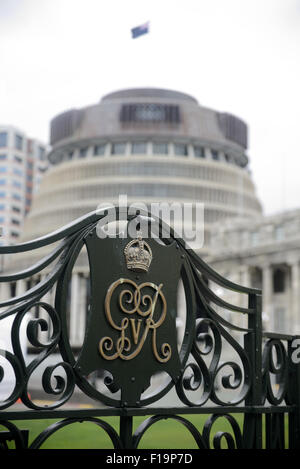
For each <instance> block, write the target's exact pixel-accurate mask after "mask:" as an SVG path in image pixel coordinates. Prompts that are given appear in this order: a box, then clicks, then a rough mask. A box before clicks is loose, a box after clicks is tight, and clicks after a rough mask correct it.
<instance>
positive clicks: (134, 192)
mask: <svg viewBox="0 0 300 469" xmlns="http://www.w3.org/2000/svg"><path fill="white" fill-rule="evenodd" d="M50 143H51V146H52V149H51V151H50V153H49V155H48V158H49V161H50V163H51V167H50V170H49V171H48V173H47V175H46V176H45V177H44V179H43V182H42V185H41V188H40V192H39V194H38V195H37V196H36V197H35V200H34V202H33V206H32V209H31V212H30V214H29V215H28V217H27V221H26V225H25V231H24V236H23V240H28V239H33V238H36V237H38V236H40V235H42V234H45V233H48V232H49V231H52V230H54V229H57V228H60V227H62V226H63V225H65V224H66V223H69V222H70V221H72V220H75V219H76V218H78V217H80V216H81V215H83V214H85V213H87V212H90V211H93V210H95V209H96V208H97V207H98V205H99V204H102V203H106V202H108V203H113V204H116V203H118V197H119V195H126V197H127V201H128V204H131V203H132V202H143V203H145V204H150V203H151V202H155V201H156V202H162V201H163V202H167V203H173V202H179V203H195V202H198V203H202V204H203V207H204V226H205V243H204V250H205V245H206V243H207V242H208V237H209V227H210V225H211V224H212V223H214V222H216V221H219V220H222V219H224V218H228V217H234V218H235V217H247V218H249V217H255V216H256V215H258V214H260V213H261V205H260V202H259V201H258V199H257V197H256V194H255V188H254V185H253V182H252V179H251V175H250V174H249V171H248V168H247V166H248V157H247V155H246V151H247V126H246V124H245V123H244V122H243V121H241V120H240V119H238V118H237V117H235V116H232V115H230V114H227V113H221V112H217V111H214V110H211V109H208V108H205V107H202V106H200V105H199V104H198V102H197V101H196V99H195V98H193V97H191V96H189V95H187V94H184V93H180V92H177V91H170V90H162V89H131V90H122V91H117V92H114V93H111V94H108V95H106V96H104V97H103V98H102V100H101V101H100V102H99V103H98V104H95V105H92V106H88V107H85V108H82V109H72V110H69V111H67V112H64V113H62V114H60V115H58V116H56V117H54V119H53V120H52V121H51V131H50Z"/></svg>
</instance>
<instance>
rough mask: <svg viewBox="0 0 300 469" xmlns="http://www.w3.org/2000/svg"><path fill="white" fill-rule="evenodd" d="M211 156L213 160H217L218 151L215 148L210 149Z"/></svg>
mask: <svg viewBox="0 0 300 469" xmlns="http://www.w3.org/2000/svg"><path fill="white" fill-rule="evenodd" d="M211 156H212V159H213V160H216V161H217V160H219V152H218V151H217V150H211Z"/></svg>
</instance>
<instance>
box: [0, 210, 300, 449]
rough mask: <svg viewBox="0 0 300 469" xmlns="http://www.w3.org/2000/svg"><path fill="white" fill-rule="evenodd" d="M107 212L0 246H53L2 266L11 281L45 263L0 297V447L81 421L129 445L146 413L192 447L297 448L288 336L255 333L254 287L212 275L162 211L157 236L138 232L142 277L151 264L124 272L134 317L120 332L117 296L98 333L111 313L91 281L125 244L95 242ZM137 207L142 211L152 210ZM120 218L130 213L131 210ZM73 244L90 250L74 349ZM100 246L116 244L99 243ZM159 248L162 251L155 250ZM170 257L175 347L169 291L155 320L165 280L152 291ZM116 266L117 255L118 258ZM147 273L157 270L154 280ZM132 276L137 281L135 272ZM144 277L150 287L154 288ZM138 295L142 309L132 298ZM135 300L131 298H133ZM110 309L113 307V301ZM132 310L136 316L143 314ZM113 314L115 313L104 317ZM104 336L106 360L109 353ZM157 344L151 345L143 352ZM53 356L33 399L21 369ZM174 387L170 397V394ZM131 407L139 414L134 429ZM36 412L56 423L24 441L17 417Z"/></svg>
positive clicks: (295, 377)
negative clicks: (81, 326) (85, 302)
mask: <svg viewBox="0 0 300 469" xmlns="http://www.w3.org/2000/svg"><path fill="white" fill-rule="evenodd" d="M107 213H109V210H108V211H102V212H93V213H91V214H88V215H87V216H84V217H82V218H81V219H79V220H78V221H76V222H74V223H71V224H70V225H69V226H67V227H65V228H63V229H61V230H58V231H56V232H54V233H51V234H50V235H48V236H44V237H42V238H40V239H37V240H35V241H32V242H27V243H24V244H19V245H16V246H2V247H0V254H1V255H8V254H10V255H12V256H14V255H17V253H21V252H26V251H28V252H32V251H35V250H37V249H39V248H41V247H47V248H49V247H51V245H54V247H53V249H52V251H51V252H50V253H49V252H47V254H46V255H45V256H44V257H43V258H42V259H41V260H39V261H38V262H36V263H35V264H34V265H33V266H31V267H28V268H26V269H24V270H23V271H20V272H17V273H13V274H9V273H7V274H5V273H3V274H2V276H1V277H0V282H2V283H13V282H18V281H20V280H25V279H32V278H34V277H36V276H37V275H38V274H40V273H42V272H43V273H45V277H43V279H42V280H40V281H38V282H37V283H35V284H34V286H32V287H31V288H28V289H27V291H26V292H25V293H23V294H21V295H19V296H17V295H15V296H13V297H11V298H2V301H1V303H0V308H1V313H0V327H1V323H2V321H5V319H6V318H12V326H11V336H10V339H11V349H10V350H8V348H7V349H6V348H3V349H2V350H1V356H2V357H1V359H2V361H1V362H0V363H2V366H0V391H1V386H2V385H3V384H4V383H5V378H6V376H5V373H6V372H5V370H6V368H5V366H3V363H7V364H8V365H9V366H10V367H11V369H12V370H13V375H14V384H13V389H12V390H11V392H10V394H9V395H8V396H6V397H5V398H4V399H3V401H2V402H0V409H1V417H0V420H1V422H0V423H1V426H2V430H3V431H2V432H1V433H0V447H3V448H6V447H7V444H8V442H9V441H11V440H13V441H14V443H15V447H16V448H17V449H19V448H21V449H24V448H31V449H37V448H40V447H41V446H42V445H43V443H44V442H45V441H46V440H47V439H48V438H49V437H50V436H51V435H53V434H54V433H55V432H57V431H58V430H59V429H60V428H63V427H65V426H69V425H72V424H74V423H76V422H84V421H88V422H92V423H94V424H95V426H97V427H99V426H100V427H101V428H102V429H103V430H104V431H105V432H106V433H107V435H108V436H109V437H110V439H111V441H112V444H113V446H114V448H116V449H122V448H127V449H134V448H139V444H140V441H141V439H142V437H143V436H144V435H145V434H146V433H147V431H148V429H149V428H150V427H152V425H153V424H156V423H158V424H159V422H160V421H161V420H164V419H172V421H173V420H175V421H177V422H179V423H181V424H182V425H183V426H184V427H185V428H186V429H187V430H188V431H189V432H190V434H191V435H192V437H193V439H194V441H195V442H196V445H197V447H199V449H206V448H211V447H214V448H220V447H222V445H223V443H225V446H227V447H229V448H252V449H254V448H262V447H266V448H284V447H285V446H288V447H289V448H291V449H292V448H297V447H298V446H299V441H300V440H299V438H300V435H299V417H300V415H299V409H300V407H299V396H300V394H299V389H300V388H299V384H300V383H299V378H300V374H299V365H298V364H297V363H296V361H295V360H292V356H293V352H295V339H297V337H295V336H287V335H280V334H268V333H263V331H262V322H261V292H260V291H259V290H256V289H252V288H247V287H244V286H240V285H237V284H234V283H232V282H230V281H228V280H227V279H225V278H223V277H221V276H220V275H219V274H218V273H217V272H215V271H214V270H213V269H211V268H210V267H209V266H208V265H207V264H206V263H205V262H203V261H202V260H201V258H199V256H198V255H197V254H196V253H195V252H194V251H192V250H191V249H187V247H186V245H185V243H184V242H183V241H182V240H181V239H179V238H177V236H176V235H175V233H174V232H173V231H171V237H170V238H166V237H165V236H164V230H165V229H166V228H167V227H166V226H165V225H164V224H163V223H162V222H161V221H160V220H156V224H157V226H158V228H159V233H160V236H159V237H160V244H159V243H157V242H156V241H153V240H151V239H149V240H148V239H147V243H148V246H150V245H151V248H152V254H151V255H153V259H155V261H153V262H154V263H153V272H152V273H153V275H152V277H151V275H150V274H149V273H145V272H144V273H143V272H142V273H138V274H137V273H136V272H134V270H133V271H131V270H130V271H129V270H128V272H127V273H126V275H127V277H128V279H127V283H130V282H131V285H134V287H132V288H133V289H132V290H130V291H129V292H128V290H126V292H127V293H124V292H123V293H124V295H127V297H126V298H127V300H126V308H129V305H130V302H131V305H133V302H134V301H136V302H138V301H140V303H139V308H141V310H140V317H139V318H137V319H134V314H133V312H132V310H131V311H130V313H128V314H130V317H131V319H132V323H131V324H132V332H131V335H130V336H129V335H128V336H126V334H127V330H129V329H126V328H127V326H128V328H129V324H130V321H129V319H124V311H127V310H126V309H125V306H124V305H123V307H124V309H123V313H122V314H123V316H122V318H123V322H122V323H120V324H122V326H120V327H119V329H117V328H115V329H116V330H115V331H114V332H118V333H120V335H119V339H117V337H118V336H114V337H115V340H114V341H113V339H111V338H110V336H109V335H107V334H109V333H108V332H107V330H109V329H107V328H108V327H109V324H108V322H109V320H107V318H108V319H109V316H107V318H106V320H105V318H104V319H103V317H104V316H105V313H104V312H105V311H106V312H107V309H105V308H106V307H107V303H105V307H104V303H103V296H101V291H100V290H101V289H102V290H103V291H104V293H105V291H106V287H105V281H106V280H107V281H108V284H112V282H114V281H115V279H116V278H117V277H116V275H118V272H115V271H114V270H113V266H112V265H111V264H112V262H111V261H110V257H109V256H110V255H111V254H109V252H116V253H117V254H116V255H117V257H118V256H120V258H121V257H122V256H123V254H124V249H123V247H124V246H125V245H126V243H128V239H121V240H111V241H109V242H107V244H105V242H104V241H103V239H100V238H99V237H97V233H96V231H97V226H98V223H99V221H101V220H102V219H103V218H104V216H106V215H107ZM143 215H144V217H146V218H147V217H150V214H143ZM138 216H139V215H138ZM151 216H152V215H151ZM133 218H135V217H133ZM152 220H153V217H152ZM128 221H129V222H130V221H131V218H130V217H128ZM118 243H119V244H118ZM155 243H156V244H155ZM156 245H157V246H156ZM102 246H104V247H102ZM115 246H116V248H115ZM83 247H86V248H87V251H88V258H89V263H90V277H89V278H90V283H91V295H90V305H89V313H88V321H87V326H86V331H85V332H86V333H85V341H84V343H83V346H82V349H80V350H77V351H76V352H74V349H73V347H72V344H71V343H70V337H69V322H68V321H69V317H68V314H67V310H68V301H69V283H70V279H71V276H72V269H73V267H74V265H75V262H76V260H77V259H78V256H79V254H80V252H81V251H82V248H83ZM110 248H112V249H115V251H109V250H110ZM167 250H168V251H167ZM166 252H168V256H165V254H164V253H166ZM122 262H123V260H122ZM155 262H156V264H155ZM154 264H155V265H154ZM120 265H121V264H120ZM122 265H123V264H122ZM175 265H176V266H177V267H178V266H179V267H178V272H179V278H181V280H182V282H183V287H184V295H185V301H186V307H185V308H186V314H185V325H184V326H183V327H184V330H183V334H182V339H181V343H180V346H179V348H178V351H175V349H174V337H172V334H173V333H174V330H175V329H174V324H175V319H176V307H175V309H174V305H175V301H174V302H173V303H174V304H173V306H172V308H173V309H172V308H171V309H172V312H169V309H168V310H167V313H166V316H164V320H165V323H164V324H162V323H163V320H162V319H161V318H162V317H163V312H164V309H163V307H164V301H165V302H166V304H168V308H169V306H170V304H171V303H172V302H169V300H168V301H167V300H166V299H165V297H164V295H163V294H162V291H165V295H167V293H168V290H167V283H165V284H164V286H163V288H165V290H161V285H162V284H163V282H161V278H165V279H166V282H167V281H168V278H170V282H172V281H173V282H174V281H175V280H176V279H175V277H174V275H175V274H174V271H173V269H175V267H174V266H175ZM125 267H126V266H125V264H124V269H125ZM122 268H123V267H122ZM155 269H157V270H155ZM121 270H122V269H121ZM124 272H125V270H124ZM124 272H122V275H124ZM172 272H173V274H172ZM172 275H173V276H172ZM156 277H159V279H158V280H157V282H156ZM122 278H123V277H122ZM105 279H106V280H105ZM148 280H149V282H148V283H147V282H146V281H148ZM141 281H143V282H144V283H143V284H141V283H139V282H141ZM150 281H151V282H150ZM155 282H156V283H158V282H161V284H160V286H159V287H157V286H156V283H155ZM145 283H147V285H148V286H147V288H148V290H147V295H146V294H145V296H144V297H141V296H139V295H141V289H142V285H144V284H145ZM212 284H217V285H219V286H220V287H222V288H223V289H224V290H226V291H230V292H235V294H236V295H241V296H243V297H247V298H248V306H247V307H245V306H239V305H237V304H232V302H231V301H230V302H229V301H226V300H225V299H224V297H222V298H221V297H220V296H218V295H217V294H216V293H215V292H214V290H213V289H212V286H211V285H212ZM153 285H154V286H153ZM171 286H172V285H171ZM175 286H176V288H177V285H175ZM150 287H151V288H152V290H154V291H155V295H154V296H153V297H152V299H151V298H150V293H149V292H150V289H151V288H150ZM134 288H136V290H134ZM54 289H55V297H54V301H53V304H50V303H48V302H46V301H45V295H47V293H49V292H50V291H54ZM98 290H99V291H98ZM109 291H111V290H109ZM172 292H173V293H174V290H172V288H171V289H170V291H169V294H171V293H172ZM102 293H103V292H102ZM123 293H122V295H123ZM124 295H123V296H124ZM123 296H122V298H123ZM137 298H139V300H138V299H137ZM142 299H143V302H144V303H143V307H144V308H145V309H142V301H141V300H142ZM106 301H107V296H106ZM147 301H151V302H152V303H151V304H152V305H154V306H153V308H154V309H153V311H154V312H153V311H152V313H151V314H150V313H147V305H146V303H147ZM158 303H159V304H158ZM121 306H122V305H121ZM135 306H136V309H137V303H136V305H135ZM114 308H115V310H117V308H118V307H117V304H115V306H114ZM155 308H161V310H160V313H158V316H159V314H161V316H159V319H157V318H156V320H155V314H156V313H155ZM136 309H135V311H136ZM171 309H170V311H171ZM38 310H39V311H40V312H41V311H42V312H43V314H42V315H37V316H36V317H32V315H31V316H30V317H29V314H30V313H32V311H38ZM149 311H150V309H149ZM227 311H231V312H232V313H233V314H235V313H236V315H237V317H238V319H239V318H240V317H243V318H244V322H246V324H241V321H239V320H238V321H237V323H236V324H235V323H234V322H233V321H232V320H231V318H230V317H229V315H228V314H227V315H226V312H227ZM127 312H128V311H127ZM168 315H169V316H168ZM141 317H144V318H145V321H144V322H143V320H142V319H141ZM27 318H29V319H27ZM147 318H148V322H147ZM167 320H168V321H169V323H168V324H167V322H166V321H167ZM24 321H27V322H28V324H27V329H26V340H27V343H28V347H29V348H30V351H31V354H30V355H29V356H28V357H25V355H24V349H23V347H22V344H21V328H22V324H23V323H24ZM101 321H102V322H101ZM155 321H156V322H155ZM111 324H114V322H113V319H111ZM164 325H165V326H166V327H165V329H163V327H164ZM98 327H99V329H98ZM102 327H103V328H106V332H105V334H106V335H105V336H103V337H102V342H101V344H102V345H103V349H101V347H100V346H99V348H98V349H97V353H96V351H95V347H94V345H95V337H96V339H97V337H98V336H99V339H100V338H101V334H102V329H101V328H102ZM138 328H141V329H138ZM95 330H97V333H95ZM41 331H44V332H48V340H47V341H42V340H41V338H40V333H41ZM142 333H143V334H144V335H143V340H144V342H143V343H142V342H140V344H142V345H143V347H142V346H140V348H139V342H138V340H139V338H140V337H141V336H142ZM147 333H148V335H147ZM97 334H98V335H97ZM160 334H162V336H163V338H161V337H162V336H160ZM151 337H152V339H151ZM176 337H177V336H176ZM162 340H163V341H164V342H162ZM176 340H177V338H176ZM93 341H94V342H93ZM151 341H152V342H151ZM172 341H173V342H172ZM114 347H115V350H116V357H117V358H116V359H113V358H111V357H112V355H111V356H109V354H112V350H113V348H114ZM134 347H136V348H134ZM100 349H101V350H102V352H101V353H99V350H100ZM133 350H134V353H133ZM171 351H172V357H171ZM33 352H34V353H33ZM130 353H132V355H130ZM155 353H156V356H153V355H155ZM101 354H102V355H101ZM58 356H59V359H57V362H56V363H54V364H53V360H52V362H51V365H48V366H46V367H44V369H43V371H42V372H41V375H42V376H41V390H42V391H43V393H45V395H46V396H48V397H49V399H48V400H49V402H47V403H45V402H41V401H40V400H37V399H35V398H34V396H33V395H32V393H31V390H30V381H31V378H32V376H33V374H34V373H35V372H37V371H38V370H39V368H42V367H43V364H44V363H46V361H47V359H49V358H51V357H54V358H56V357H58ZM108 356H109V358H107V357H108ZM131 356H132V357H133V358H132V359H131ZM170 357H171V358H170ZM54 358H53V359H54ZM98 363H99V369H100V368H101V369H103V366H105V367H106V369H105V372H104V373H102V374H101V375H99V373H98V378H97V379H98V381H97V382H99V381H100V383H101V385H100V387H99V386H96V385H95V384H94V381H92V380H91V379H90V376H88V371H90V369H91V370H92V371H93V374H94V375H95V373H96V374H97V372H98V371H99V370H98V369H97V368H98ZM58 370H60V372H59V373H58ZM162 371H166V373H167V374H166V378H165V379H164V380H163V379H162V380H159V385H158V388H154V390H153V389H152V388H151V391H149V394H147V390H146V391H144V387H145V388H147V383H148V380H149V377H151V374H153V372H155V373H157V372H158V373H160V372H162ZM161 375H162V374H161ZM159 376H160V374H159ZM53 380H54V381H55V385H53ZM75 394H76V395H79V394H80V395H84V396H86V397H87V398H89V399H92V400H93V402H94V406H93V408H88V409H87V408H78V407H76V406H74V407H70V402H73V401H72V398H73V399H74V395H75ZM169 395H170V396H171V395H172V396H173V397H174V396H175V397H176V400H177V401H178V402H179V403H180V404H174V405H172V404H170V405H168V406H162V405H160V402H161V401H160V399H161V398H163V397H164V398H166V397H168V396H169ZM173 397H172V398H171V397H170V401H169V402H170V403H171V399H173ZM17 401H18V402H21V405H22V409H23V410H20V407H17V406H18V405H19V404H16V403H17ZM67 404H68V405H67ZM194 414H199V415H200V414H204V415H207V419H206V423H205V425H204V427H203V429H202V430H200V429H199V428H196V426H195V425H194V424H192V423H191V421H190V420H189V418H188V417H189V415H194ZM237 414H242V416H243V425H242V427H241V426H240V425H239V424H238V420H237V418H236V415H237ZM108 416H115V417H118V418H119V421H120V424H119V431H116V430H115V429H114V428H113V427H112V426H111V425H110V424H108V423H107V422H105V421H104V420H102V419H103V418H104V417H108ZM134 417H145V420H144V421H143V423H142V424H141V425H140V426H139V427H138V428H137V429H136V430H135V431H134V430H133V419H134ZM36 419H41V420H42V419H56V420H57V422H56V423H55V424H53V425H51V426H50V427H48V428H45V429H44V431H43V432H42V433H41V434H40V435H39V436H37V437H36V438H35V439H34V440H33V441H32V438H31V437H30V434H28V431H24V430H20V429H19V428H18V422H19V421H21V420H22V421H24V420H28V421H29V420H36ZM222 419H225V420H227V422H228V424H229V427H230V429H231V430H230V431H226V432H224V431H218V424H219V422H220V421H221V420H222ZM286 419H287V421H288V425H287V426H286V425H285V420H286ZM263 422H264V424H263ZM28 442H31V443H28Z"/></svg>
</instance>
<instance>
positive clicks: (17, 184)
mask: <svg viewBox="0 0 300 469" xmlns="http://www.w3.org/2000/svg"><path fill="white" fill-rule="evenodd" d="M12 185H13V187H16V188H17V189H21V187H22V184H21V183H20V181H13V182H12Z"/></svg>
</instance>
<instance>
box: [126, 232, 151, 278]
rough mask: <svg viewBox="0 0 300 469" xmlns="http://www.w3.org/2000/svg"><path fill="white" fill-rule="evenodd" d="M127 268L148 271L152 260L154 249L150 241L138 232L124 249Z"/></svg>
mask: <svg viewBox="0 0 300 469" xmlns="http://www.w3.org/2000/svg"><path fill="white" fill-rule="evenodd" d="M124 254H125V259H126V264H127V269H129V270H135V271H136V272H148V270H149V267H150V264H151V262H152V251H151V248H150V246H149V244H148V243H146V241H144V240H143V239H142V236H141V234H140V233H139V234H138V237H137V239H133V240H132V241H130V242H129V243H128V244H127V246H126V247H125V249H124Z"/></svg>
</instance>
